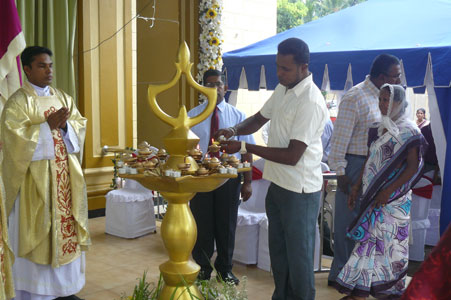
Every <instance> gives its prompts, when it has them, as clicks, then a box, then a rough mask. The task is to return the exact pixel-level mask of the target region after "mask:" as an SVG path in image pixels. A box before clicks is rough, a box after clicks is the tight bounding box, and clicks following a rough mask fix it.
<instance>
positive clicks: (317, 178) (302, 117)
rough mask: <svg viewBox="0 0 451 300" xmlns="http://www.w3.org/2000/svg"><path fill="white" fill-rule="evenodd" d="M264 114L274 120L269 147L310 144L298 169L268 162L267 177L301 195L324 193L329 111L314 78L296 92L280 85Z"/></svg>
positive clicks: (295, 88)
mask: <svg viewBox="0 0 451 300" xmlns="http://www.w3.org/2000/svg"><path fill="white" fill-rule="evenodd" d="M260 114H261V115H262V116H263V117H265V118H267V119H270V120H271V125H270V128H269V138H268V147H275V148H287V147H288V145H289V143H290V140H298V141H301V142H303V143H304V144H306V145H307V148H306V150H305V152H304V154H303V155H302V156H301V158H300V159H299V161H298V163H297V164H296V165H295V166H289V165H285V164H280V163H276V162H272V161H268V160H267V161H266V163H265V168H264V172H263V178H265V179H266V180H269V181H271V182H273V183H275V184H277V185H279V186H281V187H283V188H285V189H287V190H290V191H293V192H297V193H313V192H317V191H319V190H321V186H322V184H323V178H322V173H321V158H322V156H323V147H322V145H321V135H322V133H323V130H324V125H325V124H326V121H327V119H328V118H329V112H328V110H327V107H326V103H325V101H324V97H323V95H322V94H321V91H320V90H319V89H318V87H317V86H316V85H315V84H314V83H313V80H312V75H309V76H308V77H307V78H305V79H304V80H302V81H301V82H299V83H298V84H297V85H296V86H295V87H293V88H292V89H287V88H286V87H284V86H282V85H280V84H279V85H278V86H277V87H276V89H275V90H274V93H273V94H272V95H271V97H270V98H269V100H268V101H267V102H266V103H265V105H264V106H263V108H262V109H261V110H260Z"/></svg>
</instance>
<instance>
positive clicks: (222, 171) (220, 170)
mask: <svg viewBox="0 0 451 300" xmlns="http://www.w3.org/2000/svg"><path fill="white" fill-rule="evenodd" d="M226 173H227V169H226V168H219V174H226Z"/></svg>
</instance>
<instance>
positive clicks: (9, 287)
mask: <svg viewBox="0 0 451 300" xmlns="http://www.w3.org/2000/svg"><path fill="white" fill-rule="evenodd" d="M1 180H2V179H1V177H0V300H6V299H11V298H13V297H14V287H13V280H12V278H13V277H12V275H13V274H12V268H11V264H12V262H13V259H14V254H13V253H12V251H11V247H10V245H9V239H8V228H7V218H6V212H5V205H4V203H5V202H4V196H5V193H4V188H3V186H2V184H1Z"/></svg>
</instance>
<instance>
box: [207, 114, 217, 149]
mask: <svg viewBox="0 0 451 300" xmlns="http://www.w3.org/2000/svg"><path fill="white" fill-rule="evenodd" d="M218 130H219V115H218V107H217V106H216V107H215V110H214V111H213V115H212V116H211V124H210V141H208V146H210V145H211V144H212V142H213V136H214V135H215V133H216V131H218ZM210 155H211V156H214V157H217V158H219V151H218V152H212V153H210Z"/></svg>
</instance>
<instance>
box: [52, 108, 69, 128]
mask: <svg viewBox="0 0 451 300" xmlns="http://www.w3.org/2000/svg"><path fill="white" fill-rule="evenodd" d="M69 115H70V113H69V109H68V108H67V107H62V108H60V109H59V110H58V111H56V112H54V113H52V114H50V115H49V116H48V117H47V123H48V124H49V127H50V129H51V130H53V129H58V128H66V126H67V124H66V122H67V119H69Z"/></svg>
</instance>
